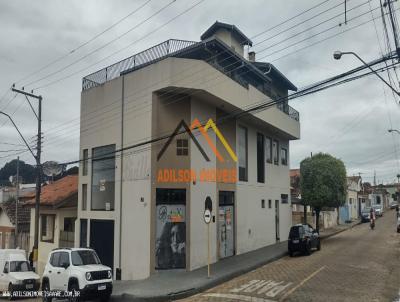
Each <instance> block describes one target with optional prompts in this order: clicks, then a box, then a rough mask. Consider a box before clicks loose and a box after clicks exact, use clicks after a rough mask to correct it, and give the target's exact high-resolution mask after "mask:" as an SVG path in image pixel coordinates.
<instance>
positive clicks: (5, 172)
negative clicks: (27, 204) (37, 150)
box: [0, 159, 36, 185]
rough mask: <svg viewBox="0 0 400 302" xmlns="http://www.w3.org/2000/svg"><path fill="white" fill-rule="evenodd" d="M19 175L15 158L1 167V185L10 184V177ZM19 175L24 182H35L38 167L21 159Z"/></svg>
mask: <svg viewBox="0 0 400 302" xmlns="http://www.w3.org/2000/svg"><path fill="white" fill-rule="evenodd" d="M15 175H17V160H16V159H14V160H12V161H10V162H8V163H6V164H5V165H4V167H3V168H1V169H0V185H10V182H9V180H8V179H9V177H10V176H15ZM19 175H20V176H21V178H22V182H23V183H34V182H35V179H36V169H35V167H34V166H31V165H29V164H26V163H25V162H24V161H22V160H20V161H19Z"/></svg>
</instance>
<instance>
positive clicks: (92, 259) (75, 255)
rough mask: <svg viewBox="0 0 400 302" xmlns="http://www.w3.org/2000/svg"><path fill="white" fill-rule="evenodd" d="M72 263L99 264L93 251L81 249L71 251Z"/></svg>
mask: <svg viewBox="0 0 400 302" xmlns="http://www.w3.org/2000/svg"><path fill="white" fill-rule="evenodd" d="M71 258H72V264H73V265H77V266H79V265H90V264H101V262H100V259H99V257H98V256H97V254H96V253H95V252H94V251H91V250H86V251H85V250H82V251H73V252H72V253H71Z"/></svg>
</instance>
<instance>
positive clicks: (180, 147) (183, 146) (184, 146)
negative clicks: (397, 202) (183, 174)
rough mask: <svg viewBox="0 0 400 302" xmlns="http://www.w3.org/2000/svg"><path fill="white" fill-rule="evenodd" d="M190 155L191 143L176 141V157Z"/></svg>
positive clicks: (182, 140)
mask: <svg viewBox="0 0 400 302" xmlns="http://www.w3.org/2000/svg"><path fill="white" fill-rule="evenodd" d="M188 154H189V141H188V140H187V139H177V140H176V155H178V156H187V155H188Z"/></svg>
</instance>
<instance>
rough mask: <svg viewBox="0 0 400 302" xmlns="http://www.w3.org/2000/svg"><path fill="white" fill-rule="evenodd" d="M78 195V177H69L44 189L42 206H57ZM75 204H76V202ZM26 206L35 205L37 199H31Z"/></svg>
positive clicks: (41, 197) (41, 196)
mask: <svg viewBox="0 0 400 302" xmlns="http://www.w3.org/2000/svg"><path fill="white" fill-rule="evenodd" d="M77 194H78V175H68V176H65V177H63V178H61V179H59V180H57V181H55V182H53V183H52V184H48V185H46V186H43V187H42V193H41V194H40V205H41V206H57V205H59V204H60V203H62V202H64V201H66V200H68V199H69V198H71V197H73V196H74V195H77ZM74 202H75V204H76V200H75V201H74ZM25 204H27V205H33V204H35V199H30V200H28V201H27V202H26V203H25Z"/></svg>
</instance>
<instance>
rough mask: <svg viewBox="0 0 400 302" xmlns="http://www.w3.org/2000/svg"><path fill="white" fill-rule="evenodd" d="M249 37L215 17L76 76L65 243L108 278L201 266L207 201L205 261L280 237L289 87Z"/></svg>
mask: <svg viewBox="0 0 400 302" xmlns="http://www.w3.org/2000/svg"><path fill="white" fill-rule="evenodd" d="M251 44H252V42H251V41H250V40H249V39H248V38H247V37H246V36H245V35H244V34H243V33H242V32H241V31H240V30H239V29H237V28H236V27H235V26H233V25H229V24H224V23H219V22H216V23H215V24H214V25H213V26H211V27H210V28H209V29H208V30H207V31H206V32H205V33H204V34H203V35H202V36H201V41H200V42H191V41H180V40H169V41H166V42H164V43H161V44H159V45H157V46H154V47H153V48H150V49H148V50H146V51H144V52H142V53H139V54H136V55H134V56H132V57H130V58H127V59H126V60H123V61H121V62H118V63H116V64H114V65H111V66H109V67H107V68H105V69H102V70H100V71H98V72H96V73H94V74H91V75H89V76H86V77H85V78H84V79H83V91H82V96H81V136H80V153H81V156H80V157H81V159H82V164H81V165H80V177H79V200H78V224H77V226H76V229H77V230H79V231H77V232H76V238H75V241H76V242H75V244H76V245H80V246H91V247H94V248H95V249H96V250H97V252H98V254H99V256H100V258H101V259H102V261H103V262H104V263H105V264H107V265H109V266H111V267H113V269H114V272H115V274H114V276H117V278H119V277H121V279H123V280H135V279H143V278H147V277H149V276H150V275H151V274H153V273H155V272H156V271H157V270H166V269H167V270H168V269H186V270H193V269H196V268H199V267H201V266H204V265H206V264H207V225H206V224H205V222H204V220H203V213H204V210H205V207H206V206H209V205H210V204H211V206H212V215H213V220H212V222H211V224H210V238H211V261H212V262H216V261H218V260H219V259H222V258H225V257H229V256H233V255H238V254H242V253H246V252H249V251H252V250H255V249H258V248H261V247H264V246H268V245H271V244H275V243H276V242H277V241H279V240H286V239H287V237H288V232H289V228H290V226H291V207H290V200H289V196H290V185H289V141H290V140H293V139H298V138H299V137H300V124H299V114H298V112H297V111H295V110H294V109H293V108H291V107H290V106H289V105H288V104H287V101H285V97H286V96H287V94H288V90H296V87H295V86H294V85H293V84H292V83H291V82H290V81H289V80H288V79H287V78H286V77H285V76H284V75H283V74H281V73H280V72H279V71H278V70H277V69H276V68H275V67H274V66H273V65H271V64H268V63H263V62H256V61H255V54H254V53H251V54H250V57H249V59H246V58H244V50H243V48H244V46H245V45H250V46H251ZM274 99H275V100H277V99H279V100H281V101H280V103H279V104H274V103H272V100H274ZM268 103H269V104H268ZM260 104H264V105H265V107H264V108H261V107H259V108H258V109H264V110H256V111H251V112H250V113H246V112H245V110H246V109H249V108H255V106H257V105H260ZM151 138H152V139H153V140H152V141H151V143H148V142H149V140H150V139H151ZM156 138H157V139H156ZM133 146H135V147H133ZM121 149H124V151H120V150H121ZM206 200H207V202H206Z"/></svg>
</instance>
